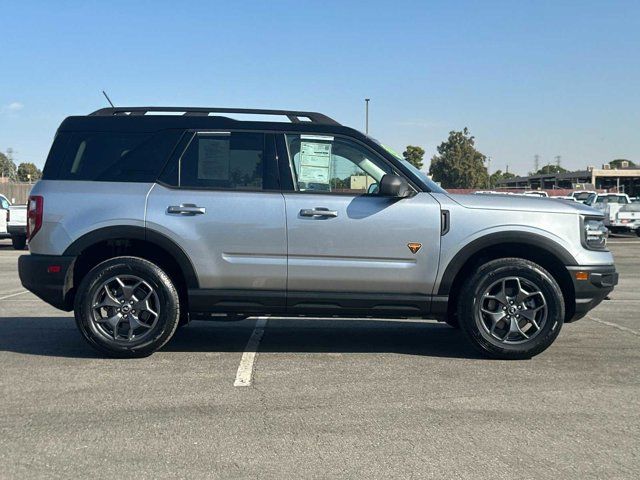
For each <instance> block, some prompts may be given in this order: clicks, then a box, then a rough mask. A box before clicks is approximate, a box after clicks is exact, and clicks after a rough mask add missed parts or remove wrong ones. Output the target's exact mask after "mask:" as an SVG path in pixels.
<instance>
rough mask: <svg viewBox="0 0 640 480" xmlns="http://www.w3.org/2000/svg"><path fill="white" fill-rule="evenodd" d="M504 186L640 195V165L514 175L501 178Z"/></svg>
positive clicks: (501, 184)
mask: <svg viewBox="0 0 640 480" xmlns="http://www.w3.org/2000/svg"><path fill="white" fill-rule="evenodd" d="M498 188H501V189H523V190H538V189H540V190H571V189H596V190H608V191H611V190H614V191H619V192H624V193H627V194H628V195H630V196H632V197H634V196H640V168H638V167H621V168H611V167H610V166H609V165H608V164H605V165H603V166H602V168H595V167H589V168H588V169H587V170H580V171H576V172H565V173H549V174H539V175H529V176H527V177H515V178H509V179H505V180H500V181H498Z"/></svg>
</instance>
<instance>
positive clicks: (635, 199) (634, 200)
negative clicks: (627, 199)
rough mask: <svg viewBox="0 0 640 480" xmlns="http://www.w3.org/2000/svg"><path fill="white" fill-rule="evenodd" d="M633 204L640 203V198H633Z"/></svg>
mask: <svg viewBox="0 0 640 480" xmlns="http://www.w3.org/2000/svg"><path fill="white" fill-rule="evenodd" d="M631 203H640V197H633V198H631Z"/></svg>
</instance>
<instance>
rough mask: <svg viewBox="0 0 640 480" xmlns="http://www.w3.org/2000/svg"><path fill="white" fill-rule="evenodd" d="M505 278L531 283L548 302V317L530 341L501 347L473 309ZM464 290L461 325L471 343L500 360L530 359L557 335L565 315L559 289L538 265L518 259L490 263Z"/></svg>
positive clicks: (482, 268)
mask: <svg viewBox="0 0 640 480" xmlns="http://www.w3.org/2000/svg"><path fill="white" fill-rule="evenodd" d="M506 277H521V278H524V279H526V280H528V281H530V282H532V283H534V284H535V285H536V286H537V287H538V288H539V289H540V291H541V292H542V293H543V295H544V297H545V300H546V302H547V307H548V314H547V315H548V316H547V321H546V323H545V325H544V327H543V328H542V331H541V332H540V333H539V334H537V335H536V336H535V337H534V338H533V339H531V340H530V341H527V342H524V343H520V344H504V343H501V342H500V341H498V340H495V339H492V338H491V337H490V336H489V334H488V333H487V332H486V331H485V330H484V329H483V328H482V326H481V325H480V324H479V319H478V317H477V315H478V313H477V308H476V306H477V304H478V302H479V301H481V297H482V295H483V294H484V293H485V291H486V290H487V288H488V287H489V286H490V285H491V284H493V283H494V282H497V281H499V280H501V279H503V278H506ZM465 290H466V291H464V292H463V297H462V298H461V302H460V308H461V310H459V311H461V312H462V315H459V317H462V318H460V324H461V327H462V329H463V331H464V332H465V334H466V335H467V336H468V337H469V338H470V340H471V341H472V343H474V344H475V346H476V347H479V348H480V349H481V350H483V351H484V352H486V353H489V354H491V355H494V356H498V357H501V358H529V357H532V356H534V355H537V354H538V353H540V352H542V351H543V350H545V349H546V348H547V347H549V345H551V344H552V343H553V341H554V340H555V339H556V337H557V336H558V334H559V333H560V329H561V328H562V324H563V322H564V313H565V305H564V297H563V295H562V290H561V289H560V287H559V285H558V283H557V282H556V281H555V279H554V278H553V277H552V276H551V275H550V274H549V273H548V272H547V271H546V270H544V269H543V268H542V267H540V266H539V265H536V264H534V263H532V262H528V261H523V260H519V259H512V260H511V261H508V260H503V261H501V262H500V261H498V262H489V263H488V264H486V265H484V266H483V267H481V268H480V269H479V270H478V272H477V273H476V274H475V275H473V276H472V277H471V278H470V280H469V282H468V283H467V288H466V289H465Z"/></svg>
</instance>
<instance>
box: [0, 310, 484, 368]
mask: <svg viewBox="0 0 640 480" xmlns="http://www.w3.org/2000/svg"><path fill="white" fill-rule="evenodd" d="M254 325H255V321H254V320H252V319H248V320H244V321H240V322H206V321H196V322H192V323H191V324H189V325H188V326H186V327H184V328H180V329H178V331H177V332H176V334H175V335H174V337H173V338H172V339H171V341H170V342H169V343H168V344H167V345H165V346H164V348H163V349H162V351H164V352H194V353H197V352H243V351H244V349H245V347H246V344H247V340H248V338H249V336H250V335H251V333H252V331H253V327H254ZM0 351H6V352H15V353H23V354H28V355H43V356H52V357H69V358H100V357H101V355H100V354H99V353H97V352H95V351H94V350H93V349H92V348H91V347H90V346H89V345H88V344H87V343H86V342H85V340H84V339H83V338H82V337H81V335H80V333H79V332H78V330H77V329H76V326H75V322H74V320H73V318H71V317H4V318H0ZM259 351H260V352H264V353H269V352H279V353H286V352H290V353H396V354H405V355H421V356H433V357H449V358H470V359H474V358H483V357H482V356H480V355H479V354H478V353H477V352H476V351H475V350H474V349H473V348H471V346H470V345H468V343H467V342H466V340H465V339H464V338H463V336H462V334H461V332H460V331H458V330H454V329H453V328H450V327H448V326H446V325H444V324H435V323H427V322H414V321H399V320H394V321H384V320H335V319H332V320H318V319H270V320H269V322H268V324H267V327H266V330H265V333H264V336H263V338H262V341H261V343H260V346H259Z"/></svg>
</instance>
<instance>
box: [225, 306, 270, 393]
mask: <svg viewBox="0 0 640 480" xmlns="http://www.w3.org/2000/svg"><path fill="white" fill-rule="evenodd" d="M266 326H267V317H258V321H257V322H256V326H255V327H254V328H253V332H252V333H251V336H250V337H249V341H248V342H247V346H246V347H245V348H244V353H243V354H242V359H241V360H240V366H238V372H237V373H236V381H235V382H233V386H234V387H250V386H251V380H252V379H253V369H254V365H255V361H256V356H257V355H258V346H259V345H260V340H262V335H264V329H265V327H266Z"/></svg>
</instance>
